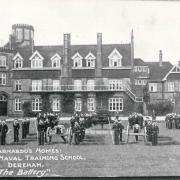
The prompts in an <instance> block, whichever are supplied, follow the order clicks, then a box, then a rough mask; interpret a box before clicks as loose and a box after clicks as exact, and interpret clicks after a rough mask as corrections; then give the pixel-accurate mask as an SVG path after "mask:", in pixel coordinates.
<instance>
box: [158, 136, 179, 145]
mask: <svg viewBox="0 0 180 180" xmlns="http://www.w3.org/2000/svg"><path fill="white" fill-rule="evenodd" d="M158 145H160V146H163V145H180V142H179V141H176V140H173V138H172V137H169V136H159V137H158Z"/></svg>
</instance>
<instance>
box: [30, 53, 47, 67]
mask: <svg viewBox="0 0 180 180" xmlns="http://www.w3.org/2000/svg"><path fill="white" fill-rule="evenodd" d="M43 59H44V58H43V57H42V56H41V54H40V53H39V52H38V51H35V52H34V53H33V55H32V56H31V57H30V58H29V60H31V68H43Z"/></svg>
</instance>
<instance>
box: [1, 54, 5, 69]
mask: <svg viewBox="0 0 180 180" xmlns="http://www.w3.org/2000/svg"><path fill="white" fill-rule="evenodd" d="M0 67H6V56H0Z"/></svg>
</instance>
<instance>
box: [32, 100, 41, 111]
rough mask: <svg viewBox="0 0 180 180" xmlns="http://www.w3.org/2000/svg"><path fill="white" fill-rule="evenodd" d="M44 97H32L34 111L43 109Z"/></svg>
mask: <svg viewBox="0 0 180 180" xmlns="http://www.w3.org/2000/svg"><path fill="white" fill-rule="evenodd" d="M41 106H42V99H40V98H34V99H32V111H41Z"/></svg>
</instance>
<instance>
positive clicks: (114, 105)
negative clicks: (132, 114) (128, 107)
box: [109, 98, 123, 111]
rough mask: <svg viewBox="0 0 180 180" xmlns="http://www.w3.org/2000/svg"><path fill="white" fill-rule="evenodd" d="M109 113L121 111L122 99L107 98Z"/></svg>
mask: <svg viewBox="0 0 180 180" xmlns="http://www.w3.org/2000/svg"><path fill="white" fill-rule="evenodd" d="M109 111H123V98H109Z"/></svg>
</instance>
